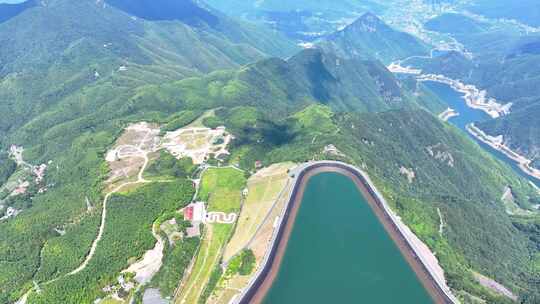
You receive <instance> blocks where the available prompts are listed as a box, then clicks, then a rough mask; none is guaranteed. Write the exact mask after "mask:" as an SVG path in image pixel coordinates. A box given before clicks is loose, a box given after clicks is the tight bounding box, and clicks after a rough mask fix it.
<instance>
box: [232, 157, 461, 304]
mask: <svg viewBox="0 0 540 304" xmlns="http://www.w3.org/2000/svg"><path fill="white" fill-rule="evenodd" d="M324 172H336V173H340V174H343V175H345V176H347V177H349V178H351V180H352V181H353V182H354V183H355V184H356V186H357V187H358V190H359V191H360V193H361V194H362V195H363V196H364V197H365V198H366V201H367V202H368V204H369V205H370V207H371V209H372V210H373V211H374V213H375V214H376V216H377V218H378V220H379V222H380V223H381V224H382V225H383V227H384V228H385V230H386V232H387V233H388V235H389V236H390V237H391V239H392V240H393V241H394V243H395V244H396V246H397V247H398V249H399V251H400V253H401V254H402V256H403V257H404V258H405V260H406V261H407V263H408V264H409V266H410V267H411V269H412V270H413V271H414V272H415V274H416V276H417V278H418V279H419V281H420V282H421V284H422V285H423V287H424V288H425V290H426V292H427V293H428V294H429V295H430V297H431V298H432V299H433V301H434V303H437V304H439V303H444V304H446V303H459V302H458V300H457V299H456V298H455V297H454V296H453V295H452V293H451V291H450V289H449V287H448V286H447V285H446V281H445V279H444V273H443V272H442V269H441V268H440V266H439V265H438V262H437V260H436V258H435V256H434V255H433V253H431V252H429V253H430V254H431V256H432V258H430V257H429V256H428V254H426V249H427V246H425V245H424V244H423V243H421V241H420V240H419V239H417V238H416V236H414V234H413V233H412V232H411V231H410V229H408V228H407V227H406V226H405V225H404V224H403V222H401V219H400V218H399V217H398V216H396V215H395V214H394V213H393V212H392V211H391V210H390V208H389V207H388V205H387V203H386V201H385V200H384V198H382V195H381V194H380V193H379V192H378V191H377V190H376V189H375V187H374V186H373V184H372V182H371V181H370V179H369V177H368V176H367V175H366V174H365V173H364V172H362V171H361V170H359V169H357V168H355V167H353V166H350V165H347V164H345V163H340V162H332V161H323V162H315V163H307V164H305V165H303V166H301V167H300V168H299V169H297V173H298V174H297V175H296V176H295V184H294V189H293V191H292V192H291V194H290V197H289V202H288V205H287V207H286V208H285V210H284V211H283V213H282V214H283V216H282V217H281V218H280V221H281V222H280V225H279V227H278V228H277V230H276V232H275V234H274V236H273V239H272V240H273V245H272V247H271V249H270V250H269V252H268V254H267V256H266V258H265V261H264V263H263V264H262V265H261V267H260V269H259V270H258V271H257V273H256V274H255V275H254V277H253V278H252V280H251V281H250V284H249V286H248V287H247V288H246V289H245V290H243V292H242V294H241V295H240V296H239V297H238V298H237V299H235V301H234V302H233V303H239V304H247V303H262V301H263V300H264V297H265V296H266V294H267V293H268V291H269V290H270V288H271V286H272V283H273V281H274V280H275V278H276V277H277V275H278V273H279V268H280V265H281V262H282V259H283V256H284V253H285V251H286V249H287V244H288V241H289V238H290V235H291V233H292V230H293V228H294V224H295V219H296V216H297V213H298V210H299V207H300V205H301V203H302V199H303V193H304V191H305V188H306V186H307V184H308V182H309V179H310V178H311V177H313V176H315V175H317V174H320V173H324ZM415 238H416V239H415ZM419 243H421V244H419ZM421 245H423V246H425V248H421ZM428 251H429V250H428ZM434 264H436V265H434ZM434 268H438V269H434Z"/></svg>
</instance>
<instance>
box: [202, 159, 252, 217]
mask: <svg viewBox="0 0 540 304" xmlns="http://www.w3.org/2000/svg"><path fill="white" fill-rule="evenodd" d="M245 185H246V179H245V177H244V173H243V172H242V171H240V170H237V169H234V168H220V169H217V168H210V169H208V170H207V171H206V172H205V173H204V175H203V178H202V181H201V186H200V187H201V188H200V190H199V196H198V198H197V199H198V200H200V201H205V202H208V211H219V212H225V213H231V212H238V211H239V210H240V200H241V197H242V190H243V189H244V187H245Z"/></svg>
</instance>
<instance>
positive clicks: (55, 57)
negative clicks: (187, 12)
mask: <svg viewBox="0 0 540 304" xmlns="http://www.w3.org/2000/svg"><path fill="white" fill-rule="evenodd" d="M43 3H46V5H40V6H37V7H34V8H31V9H28V10H26V11H25V12H24V13H22V14H20V15H18V16H17V17H15V18H12V19H11V20H9V21H7V22H5V23H3V24H0V43H1V44H2V45H3V47H2V48H1V50H0V76H2V78H1V79H0V88H1V89H0V100H3V101H6V102H2V103H1V104H0V108H1V111H2V113H3V115H5V116H4V117H5V119H2V120H1V122H0V134H5V133H6V132H8V131H9V130H10V129H16V128H17V127H19V126H21V125H22V124H24V123H26V122H28V121H30V120H31V119H32V118H33V117H35V116H36V115H38V114H40V113H43V112H46V111H50V110H51V107H53V106H55V105H58V104H59V103H62V102H68V103H74V102H75V98H77V97H76V96H73V94H74V93H76V92H80V90H81V89H83V88H87V89H88V90H92V88H95V87H97V86H101V85H105V86H107V85H110V84H111V81H113V82H115V83H114V84H112V87H113V88H112V89H113V90H115V91H116V93H115V94H116V95H121V94H124V93H126V91H128V90H131V89H133V88H135V87H137V86H140V85H144V84H147V83H161V82H164V81H172V80H175V79H181V78H185V77H188V76H195V75H200V74H201V73H206V72H209V71H212V70H215V69H223V68H232V67H238V66H240V65H242V64H246V63H249V62H253V61H256V60H259V59H262V58H264V57H266V56H268V55H267V53H266V52H268V53H269V54H272V55H286V54H289V53H290V52H291V51H293V50H295V49H296V48H295V46H294V45H292V44H290V43H289V42H288V41H287V40H285V39H283V38H280V37H279V36H278V35H275V34H271V33H268V32H267V31H266V30H261V31H259V29H258V28H255V27H253V26H251V25H244V24H240V23H236V22H234V21H231V20H229V19H227V18H225V17H224V18H223V19H219V18H218V20H220V26H221V27H223V28H225V29H226V30H223V31H220V30H219V28H218V29H217V30H216V29H213V28H210V27H205V26H200V27H197V28H193V27H190V26H189V25H187V24H184V23H181V22H178V21H172V22H159V23H156V22H149V21H145V20H141V19H133V18H131V17H130V16H129V15H127V14H125V13H123V12H121V11H119V10H117V9H115V8H112V7H110V6H106V5H103V4H100V3H99V2H94V1H90V0H82V1H65V0H56V1H48V2H43ZM220 17H221V16H220ZM51 20H54V22H52V21H51ZM36 37H38V38H37V39H36ZM28 83H31V84H32V85H27V84H28ZM7 101H9V102H7ZM4 144H5V143H4Z"/></svg>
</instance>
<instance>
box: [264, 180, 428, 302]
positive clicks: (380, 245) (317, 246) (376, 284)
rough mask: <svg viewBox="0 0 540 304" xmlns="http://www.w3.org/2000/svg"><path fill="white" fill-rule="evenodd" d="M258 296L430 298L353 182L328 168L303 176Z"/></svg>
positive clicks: (277, 298) (340, 299) (298, 299)
mask: <svg viewBox="0 0 540 304" xmlns="http://www.w3.org/2000/svg"><path fill="white" fill-rule="evenodd" d="M263 302H264V303H265V304H278V303H279V304H288V303H290V304H293V303H294V304H298V303H310V304H313V303H321V304H322V303H325V304H327V303H330V304H332V303H335V304H337V303H368V304H369V303H377V304H386V303H387V304H395V303H411V304H423V303H433V301H432V300H431V298H430V296H429V295H428V293H427V291H426V290H425V289H424V287H423V286H422V284H421V282H420V281H419V279H418V278H417V277H416V275H415V273H414V271H413V270H412V269H411V267H410V266H409V264H408V263H407V262H406V260H405V258H404V257H403V256H402V255H401V252H400V251H399V249H398V247H397V246H396V245H395V243H394V242H393V241H392V239H391V238H390V236H389V235H388V234H387V232H386V230H385V229H384V227H383V225H382V224H381V223H380V222H379V220H378V218H377V217H376V215H375V213H374V212H373V211H372V209H371V207H370V206H369V205H368V202H367V201H366V199H365V198H364V196H363V195H362V193H361V192H360V191H359V189H358V187H357V186H356V185H355V183H354V182H353V181H352V180H351V179H350V178H349V177H347V176H344V175H341V174H339V173H333V172H328V173H319V174H317V175H315V176H313V177H312V178H311V179H310V180H309V181H308V184H307V186H306V189H305V192H304V196H303V198H302V204H301V205H300V209H299V211H298V215H297V217H296V221H295V223H294V228H293V230H292V233H291V236H290V239H289V242H288V246H287V249H286V251H285V254H284V256H283V260H282V264H281V266H280V268H279V272H278V275H277V278H276V280H275V281H274V283H273V284H272V287H271V288H270V290H269V292H268V294H267V295H266V297H265V298H264V301H263Z"/></svg>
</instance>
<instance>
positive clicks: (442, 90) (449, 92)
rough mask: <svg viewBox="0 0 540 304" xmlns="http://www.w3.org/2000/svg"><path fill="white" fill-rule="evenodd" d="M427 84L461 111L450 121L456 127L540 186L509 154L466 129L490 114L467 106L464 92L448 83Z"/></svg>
mask: <svg viewBox="0 0 540 304" xmlns="http://www.w3.org/2000/svg"><path fill="white" fill-rule="evenodd" d="M425 84H426V86H427V87H428V88H429V89H431V91H433V92H434V93H435V94H437V96H439V98H440V99H441V100H442V101H444V102H445V103H447V104H448V106H449V107H451V108H452V109H454V110H456V111H457V112H458V113H459V116H456V117H452V118H450V120H449V122H450V123H451V124H453V125H455V126H456V127H458V128H460V129H461V130H462V131H463V132H465V133H466V134H467V135H468V136H469V137H471V138H472V139H473V140H474V141H476V142H477V143H478V144H479V145H480V146H481V147H482V148H484V150H486V151H488V152H489V153H491V154H492V155H494V156H495V157H497V158H498V159H500V160H502V161H503V162H505V163H507V164H508V165H510V166H511V167H512V168H513V169H514V171H516V173H518V174H519V175H521V176H523V177H525V178H527V179H528V180H530V181H531V182H533V183H534V184H536V185H537V186H539V187H540V180H538V179H536V178H534V177H532V176H530V175H528V174H526V173H525V172H523V171H522V170H521V169H520V168H519V165H518V164H517V163H516V162H515V161H514V160H512V159H511V158H509V157H508V156H506V155H504V153H502V152H500V151H498V150H496V149H493V148H492V147H491V146H489V145H486V144H485V143H483V142H481V141H479V140H477V139H476V138H475V137H474V136H472V135H470V134H469V132H467V130H466V129H465V127H466V126H467V125H468V124H470V123H473V122H481V121H485V120H489V119H491V117H490V116H489V115H487V114H486V113H485V112H484V111H481V110H477V109H472V108H470V107H469V106H467V103H465V100H464V99H463V96H464V95H463V94H462V93H460V92H457V91H456V90H454V89H452V87H450V86H449V85H447V84H444V83H439V82H432V81H428V82H425Z"/></svg>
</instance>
